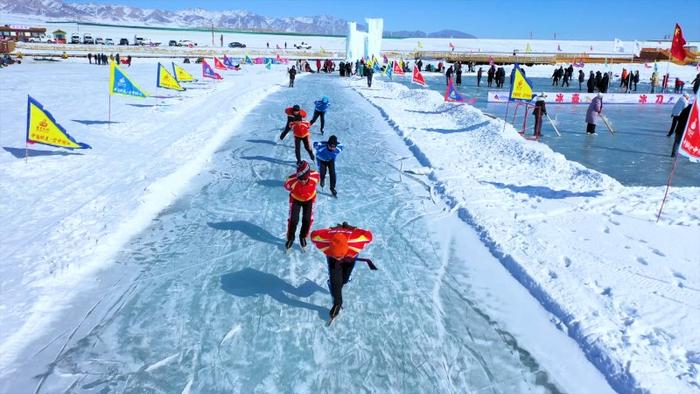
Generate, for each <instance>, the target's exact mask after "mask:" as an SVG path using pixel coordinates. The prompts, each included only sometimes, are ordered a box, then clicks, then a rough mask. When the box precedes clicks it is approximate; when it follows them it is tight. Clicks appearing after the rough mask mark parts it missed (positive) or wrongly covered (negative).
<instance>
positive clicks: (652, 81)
mask: <svg viewBox="0 0 700 394" xmlns="http://www.w3.org/2000/svg"><path fill="white" fill-rule="evenodd" d="M649 83H650V84H651V90H650V91H649V93H654V91H655V90H656V85H658V84H659V75H658V74H657V73H656V71H654V72H653V73H651V78H649Z"/></svg>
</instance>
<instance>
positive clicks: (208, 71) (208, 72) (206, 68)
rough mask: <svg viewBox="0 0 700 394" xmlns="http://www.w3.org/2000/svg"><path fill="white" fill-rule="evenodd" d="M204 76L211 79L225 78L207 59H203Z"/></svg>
mask: <svg viewBox="0 0 700 394" xmlns="http://www.w3.org/2000/svg"><path fill="white" fill-rule="evenodd" d="M202 76H203V77H204V78H211V79H224V78H223V77H222V76H221V75H220V74H217V73H216V72H214V70H213V69H212V68H211V66H210V65H209V63H207V61H206V60H202Z"/></svg>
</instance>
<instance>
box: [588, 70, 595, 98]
mask: <svg viewBox="0 0 700 394" xmlns="http://www.w3.org/2000/svg"><path fill="white" fill-rule="evenodd" d="M586 86H587V87H588V93H593V92H594V91H595V75H593V71H591V73H590V74H589V75H588V82H587V83H586Z"/></svg>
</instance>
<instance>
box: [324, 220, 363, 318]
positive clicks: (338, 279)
mask: <svg viewBox="0 0 700 394" xmlns="http://www.w3.org/2000/svg"><path fill="white" fill-rule="evenodd" d="M311 241H312V242H313V243H314V245H316V247H317V248H319V249H320V250H321V251H322V252H323V254H325V255H326V261H327V263H328V276H329V279H330V280H329V282H330V283H329V287H330V291H331V295H332V296H333V307H332V308H331V310H330V318H331V319H333V318H335V317H336V316H337V315H338V313H339V312H340V308H341V307H342V305H343V285H345V284H346V283H348V281H349V280H350V275H351V274H352V270H353V269H354V268H355V262H356V261H358V260H359V261H363V262H366V263H367V264H368V265H369V268H370V269H371V270H376V269H377V267H375V266H374V264H373V263H372V260H370V259H364V258H359V257H357V255H358V254H359V253H360V251H361V250H362V249H363V248H364V247H365V246H367V244H369V243H370V242H372V233H371V232H370V231H369V230H363V229H361V228H357V227H353V226H351V225H349V224H347V223H346V222H343V224H339V225H337V226H335V227H331V228H327V229H321V230H314V231H312V232H311Z"/></svg>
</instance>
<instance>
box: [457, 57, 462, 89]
mask: <svg viewBox="0 0 700 394" xmlns="http://www.w3.org/2000/svg"><path fill="white" fill-rule="evenodd" d="M455 83H456V84H457V86H460V85H461V84H462V63H460V62H457V64H456V65H455Z"/></svg>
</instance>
